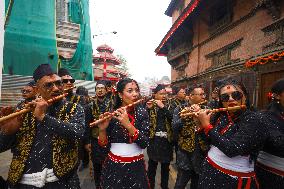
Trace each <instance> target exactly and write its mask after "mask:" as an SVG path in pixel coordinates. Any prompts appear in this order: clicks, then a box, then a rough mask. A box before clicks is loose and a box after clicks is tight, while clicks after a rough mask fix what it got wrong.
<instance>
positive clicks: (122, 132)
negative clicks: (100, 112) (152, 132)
mask: <svg viewBox="0 0 284 189" xmlns="http://www.w3.org/2000/svg"><path fill="white" fill-rule="evenodd" d="M128 116H129V120H130V122H131V123H132V124H133V125H134V127H135V128H136V129H137V132H136V133H135V134H134V135H133V136H130V135H129V133H128V131H127V130H126V129H125V128H123V126H122V125H121V124H120V122H119V121H117V120H115V119H112V120H111V121H110V123H109V126H108V128H107V143H105V141H100V139H99V145H100V146H101V148H105V147H110V151H109V153H108V158H107V159H106V161H105V163H104V165H103V170H102V178H101V186H102V188H103V189H111V188H113V189H122V188H125V189H126V188H133V189H148V188H149V182H148V179H147V174H146V170H145V162H144V155H143V149H145V148H146V147H147V146H148V145H149V116H148V113H147V111H146V109H145V108H143V107H142V106H140V105H139V106H136V107H135V111H134V113H133V114H128Z"/></svg>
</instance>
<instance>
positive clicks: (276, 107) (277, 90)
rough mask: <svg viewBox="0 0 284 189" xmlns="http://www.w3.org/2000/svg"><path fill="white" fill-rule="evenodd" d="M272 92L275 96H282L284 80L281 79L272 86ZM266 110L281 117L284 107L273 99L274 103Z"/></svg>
mask: <svg viewBox="0 0 284 189" xmlns="http://www.w3.org/2000/svg"><path fill="white" fill-rule="evenodd" d="M271 92H272V93H273V95H280V94H281V93H283V92H284V78H282V79H279V80H278V81H276V82H275V83H274V84H273V85H272V87H271ZM266 109H267V110H269V111H271V112H274V113H276V114H278V115H280V114H281V112H283V111H284V107H283V106H282V105H281V104H280V103H279V102H278V100H277V99H275V98H272V101H271V102H270V104H269V105H268V106H267V108H266Z"/></svg>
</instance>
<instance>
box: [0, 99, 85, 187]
mask: <svg viewBox="0 0 284 189" xmlns="http://www.w3.org/2000/svg"><path fill="white" fill-rule="evenodd" d="M84 120H85V118H84V111H83V108H82V107H81V106H79V105H77V104H73V103H68V102H65V101H60V102H57V103H55V104H53V105H52V106H50V107H49V108H48V110H47V113H46V116H45V117H44V119H43V120H42V121H41V122H39V121H37V120H36V118H35V117H34V116H33V114H32V112H30V113H27V114H24V115H23V125H22V126H21V128H20V129H19V131H18V132H17V133H16V134H14V135H2V134H0V152H3V151H5V150H7V149H10V148H12V152H13V159H12V162H11V165H10V170H9V174H8V182H9V184H10V185H11V188H12V189H37V188H43V189H55V188H56V189H66V188H68V189H79V188H80V183H79V178H78V175H77V167H78V163H79V162H78V144H79V141H80V140H81V139H82V138H83V136H84Z"/></svg>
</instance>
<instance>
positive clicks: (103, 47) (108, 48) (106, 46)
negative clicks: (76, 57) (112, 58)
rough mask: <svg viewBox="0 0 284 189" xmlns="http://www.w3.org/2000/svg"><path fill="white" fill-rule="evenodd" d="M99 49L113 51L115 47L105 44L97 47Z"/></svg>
mask: <svg viewBox="0 0 284 189" xmlns="http://www.w3.org/2000/svg"><path fill="white" fill-rule="evenodd" d="M97 51H99V52H101V51H109V52H110V53H113V51H114V50H113V48H111V47H110V46H108V45H107V44H103V45H100V46H98V47H97Z"/></svg>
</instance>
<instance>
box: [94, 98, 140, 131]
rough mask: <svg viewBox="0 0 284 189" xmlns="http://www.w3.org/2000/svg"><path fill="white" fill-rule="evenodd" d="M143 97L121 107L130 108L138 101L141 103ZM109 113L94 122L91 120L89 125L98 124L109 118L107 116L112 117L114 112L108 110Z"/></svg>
mask: <svg viewBox="0 0 284 189" xmlns="http://www.w3.org/2000/svg"><path fill="white" fill-rule="evenodd" d="M144 100H145V99H140V100H137V101H136V102H133V103H132V104H128V105H127V106H123V107H121V108H126V109H127V108H131V107H132V106H135V105H137V104H139V103H141V102H142V101H144ZM121 108H119V109H121ZM109 113H111V114H110V115H108V116H106V117H103V118H102V119H98V120H95V121H94V122H91V123H90V127H94V126H95V125H98V124H100V123H101V122H103V121H105V120H107V119H109V118H112V117H113V116H114V115H115V113H114V112H109Z"/></svg>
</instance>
